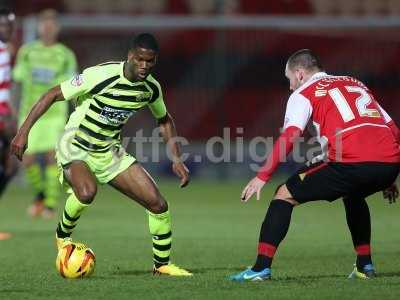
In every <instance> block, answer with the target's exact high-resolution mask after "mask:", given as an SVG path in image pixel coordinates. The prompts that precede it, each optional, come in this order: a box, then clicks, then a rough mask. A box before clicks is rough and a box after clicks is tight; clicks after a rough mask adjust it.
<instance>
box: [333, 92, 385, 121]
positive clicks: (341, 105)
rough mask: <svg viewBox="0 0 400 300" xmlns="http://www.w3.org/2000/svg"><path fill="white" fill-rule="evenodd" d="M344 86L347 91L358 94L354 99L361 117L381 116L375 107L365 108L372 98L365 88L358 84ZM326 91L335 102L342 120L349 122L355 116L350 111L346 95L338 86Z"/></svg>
mask: <svg viewBox="0 0 400 300" xmlns="http://www.w3.org/2000/svg"><path fill="white" fill-rule="evenodd" d="M345 88H346V90H347V91H348V92H349V93H357V94H359V95H360V96H359V97H358V98H357V99H356V107H357V111H358V114H359V115H360V116H361V117H371V118H379V117H381V114H380V113H379V111H378V110H377V109H373V108H367V106H368V105H370V104H371V103H372V98H371V96H370V95H369V94H368V93H367V91H366V90H364V89H363V88H361V87H358V86H345ZM328 93H329V96H331V98H332V100H333V102H334V103H335V105H336V107H337V109H338V111H339V113H340V115H341V116H342V118H343V121H344V122H349V121H351V120H354V119H355V118H356V117H355V115H354V112H353V111H352V109H351V107H350V105H349V103H348V102H347V100H346V97H345V96H344V95H343V94H342V92H341V91H340V90H339V88H334V89H331V90H329V91H328Z"/></svg>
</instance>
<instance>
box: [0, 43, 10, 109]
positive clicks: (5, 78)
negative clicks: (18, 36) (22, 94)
mask: <svg viewBox="0 0 400 300" xmlns="http://www.w3.org/2000/svg"><path fill="white" fill-rule="evenodd" d="M10 89H11V58H10V53H9V52H8V49H7V45H6V44H5V43H3V42H2V41H0V103H4V102H9V101H10Z"/></svg>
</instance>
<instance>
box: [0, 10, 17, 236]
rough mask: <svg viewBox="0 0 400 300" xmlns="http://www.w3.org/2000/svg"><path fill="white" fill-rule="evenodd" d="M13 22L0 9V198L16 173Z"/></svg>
mask: <svg viewBox="0 0 400 300" xmlns="http://www.w3.org/2000/svg"><path fill="white" fill-rule="evenodd" d="M14 21H15V15H14V13H13V12H12V11H11V10H9V9H5V8H2V9H0V196H1V195H2V194H3V192H4V190H5V188H6V186H7V183H8V182H9V180H10V179H11V177H12V176H13V175H14V174H15V171H16V164H15V161H14V159H13V158H11V156H10V154H9V143H10V140H11V138H12V136H13V135H14V134H15V130H16V125H15V115H14V113H13V109H12V107H11V105H10V89H11V74H10V73H11V66H10V63H11V58H10V52H9V47H10V45H9V44H8V43H9V41H10V39H11V36H12V32H13V26H14ZM10 237H11V235H10V234H9V233H6V232H0V240H5V239H8V238H10Z"/></svg>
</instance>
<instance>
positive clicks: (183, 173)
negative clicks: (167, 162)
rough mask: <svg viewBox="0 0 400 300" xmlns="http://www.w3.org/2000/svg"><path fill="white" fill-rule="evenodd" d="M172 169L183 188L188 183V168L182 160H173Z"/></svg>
mask: <svg viewBox="0 0 400 300" xmlns="http://www.w3.org/2000/svg"><path fill="white" fill-rule="evenodd" d="M172 171H174V173H175V175H176V176H178V177H179V178H180V179H181V185H180V187H181V188H183V187H185V186H187V185H188V184H189V181H190V179H189V169H188V168H187V167H186V166H185V164H184V163H183V162H175V163H173V164H172Z"/></svg>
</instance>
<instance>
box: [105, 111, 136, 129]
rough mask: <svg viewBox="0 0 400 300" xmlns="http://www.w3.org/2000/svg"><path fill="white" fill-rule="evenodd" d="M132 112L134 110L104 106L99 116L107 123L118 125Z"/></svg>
mask: <svg viewBox="0 0 400 300" xmlns="http://www.w3.org/2000/svg"><path fill="white" fill-rule="evenodd" d="M133 114H134V111H126V110H120V109H114V108H111V107H107V106H106V107H104V108H103V109H102V110H101V113H100V117H101V118H102V119H104V120H106V121H107V122H108V123H109V124H114V125H119V124H123V123H125V121H126V120H127V119H128V118H129V117H130V116H132V115H133Z"/></svg>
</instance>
